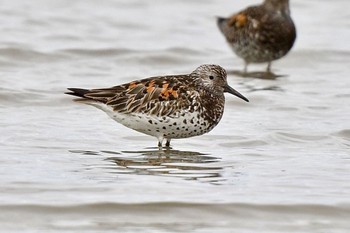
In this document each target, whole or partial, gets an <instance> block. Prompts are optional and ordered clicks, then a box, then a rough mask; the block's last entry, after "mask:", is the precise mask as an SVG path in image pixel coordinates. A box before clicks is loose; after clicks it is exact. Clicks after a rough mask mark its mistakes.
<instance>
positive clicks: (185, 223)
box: [0, 0, 350, 233]
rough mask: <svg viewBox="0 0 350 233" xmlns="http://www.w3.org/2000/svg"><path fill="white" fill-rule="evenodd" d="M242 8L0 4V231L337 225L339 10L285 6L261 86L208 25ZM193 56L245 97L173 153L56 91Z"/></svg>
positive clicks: (165, 67) (349, 211)
mask: <svg viewBox="0 0 350 233" xmlns="http://www.w3.org/2000/svg"><path fill="white" fill-rule="evenodd" d="M253 3H257V1H252V0H250V1H235V2H233V3H232V2H231V3H228V2H227V1H224V0H220V1H213V0H206V1H182V0H181V1H168V0H166V1H165V0H162V1H157V0H153V1H147V2H145V1H140V0H132V1H130V0H128V1H127V0H125V1H121V0H118V1H111V0H109V1H102V2H101V1H100V2H99V3H98V4H97V2H96V1H74V2H72V1H55V0H52V1H40V0H35V1H28V2H24V1H19V0H15V1H14V0H12V1H4V3H3V4H2V7H1V9H0V20H1V22H2V24H1V25H0V31H1V35H2V36H1V38H0V81H1V87H0V130H1V137H0V164H1V169H0V200H1V203H0V211H1V212H2V214H1V216H0V231H2V232H63V231H67V232H82V231H87V230H89V231H91V232H109V231H110V232H233V231H234V232H249V233H251V232H320V233H321V232H322V233H323V232H349V229H350V224H349V219H350V182H349V180H350V175H349V170H350V153H349V149H350V123H349V122H350V121H349V119H350V92H349V87H350V78H349V73H350V68H349V62H350V45H349V43H347V41H350V33H349V26H350V25H349V20H348V18H349V13H348V12H347V11H345V10H344V9H348V8H349V7H350V4H349V2H348V1H345V0H337V1H335V2H334V1H333V2H327V1H316V0H312V1H307V2H305V1H301V0H294V1H292V2H291V8H292V16H293V17H294V19H295V22H296V25H297V29H298V38H297V41H296V44H295V47H294V48H293V50H292V52H291V53H290V54H289V55H288V56H287V57H286V58H284V59H281V60H280V61H277V62H275V63H273V66H272V69H273V71H274V72H275V73H277V74H279V75H281V77H278V78H277V79H275V80H262V79H253V78H242V77H238V76H236V75H234V72H235V71H237V70H240V69H243V62H242V61H241V60H240V59H239V58H237V57H236V56H235V55H234V54H233V53H232V52H231V51H230V49H229V47H228V46H227V45H226V44H225V41H224V38H223V37H222V36H221V35H220V33H219V31H218V29H217V28H216V25H215V16H216V15H230V14H231V13H233V12H234V11H236V9H240V8H243V7H244V6H247V5H249V4H253ZM203 63H215V64H220V65H221V66H223V67H225V68H226V69H227V70H228V73H229V77H228V80H229V83H230V84H231V85H232V86H233V87H235V88H236V89H237V90H239V91H240V92H241V93H242V94H244V95H245V96H247V97H248V98H249V100H250V103H245V102H243V101H241V100H240V99H238V98H234V97H232V96H227V103H226V109H225V114H224V117H223V119H222V121H221V122H220V124H219V125H218V126H217V127H216V128H215V129H214V130H213V131H212V132H210V133H209V134H207V135H204V136H200V137H194V138H190V139H186V140H173V142H172V146H173V148H172V149H171V150H164V151H159V150H158V149H157V148H155V146H156V144H157V142H156V140H155V138H151V137H148V136H144V135H142V134H139V133H137V132H134V131H131V130H129V129H127V128H125V127H123V126H122V125H118V124H116V123H115V122H113V121H112V120H111V119H109V118H108V116H107V115H106V114H104V113H103V112H101V111H99V110H97V109H95V108H92V107H90V106H84V105H78V104H76V103H73V102H72V101H71V98H70V97H69V96H65V95H64V94H63V92H65V89H66V88H67V87H83V88H90V87H108V86H113V85H116V84H120V83H124V82H129V81H131V80H133V79H139V78H144V77H148V76H154V75H164V74H177V73H188V72H191V71H192V70H193V69H194V68H196V67H197V66H198V65H200V64H203ZM249 69H250V70H252V71H259V70H264V69H265V66H264V65H261V66H260V65H256V66H251V67H249Z"/></svg>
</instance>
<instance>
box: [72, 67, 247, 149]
mask: <svg viewBox="0 0 350 233" xmlns="http://www.w3.org/2000/svg"><path fill="white" fill-rule="evenodd" d="M68 90H69V91H70V92H67V93H66V94H69V95H73V96H77V97H79V98H78V99H75V101H76V102H79V103H84V104H89V105H92V106H95V107H97V108H99V109H101V110H102V111H104V112H106V113H107V114H108V116H110V117H111V118H112V119H114V120H115V121H117V122H119V123H121V124H122V125H124V126H126V127H128V128H131V129H134V130H136V131H138V132H141V133H144V134H147V135H150V136H154V137H156V138H157V139H158V147H162V145H163V141H164V140H166V144H165V146H166V147H169V146H170V140H171V139H176V138H188V137H193V136H198V135H202V134H204V133H207V132H209V131H210V130H212V129H213V128H214V127H215V126H216V125H217V124H218V123H219V121H220V119H221V117H222V115H223V112H224V104H225V96H224V92H228V93H230V94H233V95H235V96H237V97H239V98H241V99H243V100H245V101H247V102H248V99H247V98H245V97H244V96H243V95H241V94H240V93H239V92H238V91H236V90H235V89H233V88H232V87H230V86H229V85H228V83H227V80H226V71H225V70H224V69H223V68H222V67H220V66H218V65H201V66H199V67H198V68H197V69H195V70H194V71H193V72H192V73H190V74H183V75H168V76H159V77H150V78H146V79H141V80H137V81H132V82H130V83H126V84H122V85H119V86H114V87H110V88H101V89H90V90H88V89H81V88H68Z"/></svg>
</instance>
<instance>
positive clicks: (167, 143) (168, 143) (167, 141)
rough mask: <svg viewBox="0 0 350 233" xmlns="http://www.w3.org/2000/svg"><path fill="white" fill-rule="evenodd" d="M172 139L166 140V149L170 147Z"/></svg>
mask: <svg viewBox="0 0 350 233" xmlns="http://www.w3.org/2000/svg"><path fill="white" fill-rule="evenodd" d="M170 140H171V139H170V138H167V139H166V143H165V147H170Z"/></svg>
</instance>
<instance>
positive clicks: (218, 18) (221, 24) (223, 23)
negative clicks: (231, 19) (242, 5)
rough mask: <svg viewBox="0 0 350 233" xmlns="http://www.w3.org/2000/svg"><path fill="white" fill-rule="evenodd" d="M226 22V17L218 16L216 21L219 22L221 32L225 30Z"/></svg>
mask: <svg viewBox="0 0 350 233" xmlns="http://www.w3.org/2000/svg"><path fill="white" fill-rule="evenodd" d="M225 22H226V18H224V17H220V16H218V17H216V23H217V25H218V27H219V29H220V31H221V32H223V30H224V25H225Z"/></svg>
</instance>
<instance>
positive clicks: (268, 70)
mask: <svg viewBox="0 0 350 233" xmlns="http://www.w3.org/2000/svg"><path fill="white" fill-rule="evenodd" d="M266 73H271V62H270V61H269V63H267V68H266Z"/></svg>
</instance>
